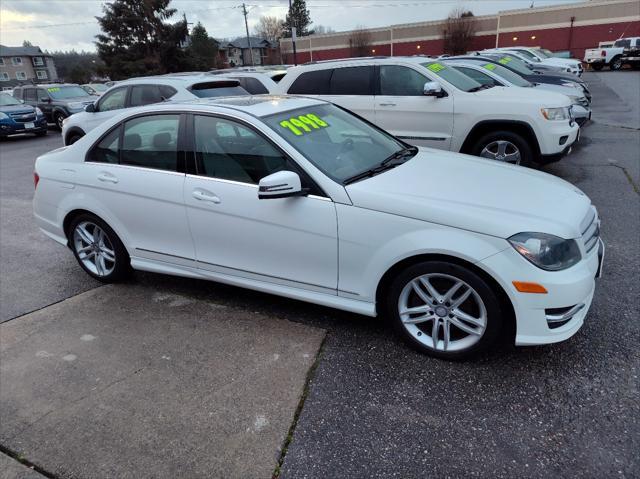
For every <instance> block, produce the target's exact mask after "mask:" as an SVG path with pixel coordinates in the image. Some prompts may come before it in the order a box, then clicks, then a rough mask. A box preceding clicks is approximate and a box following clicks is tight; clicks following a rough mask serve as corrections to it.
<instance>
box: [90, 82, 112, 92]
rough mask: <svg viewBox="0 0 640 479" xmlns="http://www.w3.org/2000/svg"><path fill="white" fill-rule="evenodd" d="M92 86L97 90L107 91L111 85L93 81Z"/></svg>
mask: <svg viewBox="0 0 640 479" xmlns="http://www.w3.org/2000/svg"><path fill="white" fill-rule="evenodd" d="M89 86H90V87H91V88H93V89H94V90H95V91H99V92H101V93H102V92H105V91H107V90H108V89H109V87H108V86H107V85H103V84H102V83H92V84H91V85H89Z"/></svg>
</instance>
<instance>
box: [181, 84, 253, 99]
mask: <svg viewBox="0 0 640 479" xmlns="http://www.w3.org/2000/svg"><path fill="white" fill-rule="evenodd" d="M190 90H191V93H193V94H194V95H195V96H197V97H198V98H211V97H219V96H236V95H248V93H247V90H245V89H244V88H242V87H241V86H240V85H239V83H238V82H235V81H233V82H224V81H222V82H221V81H217V82H206V83H196V84H195V85H192V86H191V88H190Z"/></svg>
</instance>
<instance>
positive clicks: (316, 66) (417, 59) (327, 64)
mask: <svg viewBox="0 0 640 479" xmlns="http://www.w3.org/2000/svg"><path fill="white" fill-rule="evenodd" d="M434 61H437V59H436V58H433V57H429V56H426V55H413V56H393V57H360V58H341V59H338V60H322V61H318V62H310V63H304V64H302V65H298V66H295V67H291V68H289V70H287V75H288V74H289V72H292V73H294V72H296V71H308V70H324V69H327V68H333V67H338V66H343V65H350V66H351V65H358V64H365V65H389V64H391V65H394V64H402V63H404V64H407V63H412V64H422V63H428V62H434Z"/></svg>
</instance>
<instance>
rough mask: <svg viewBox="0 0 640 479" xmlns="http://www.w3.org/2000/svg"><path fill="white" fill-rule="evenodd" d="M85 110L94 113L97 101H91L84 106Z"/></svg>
mask: <svg viewBox="0 0 640 479" xmlns="http://www.w3.org/2000/svg"><path fill="white" fill-rule="evenodd" d="M84 111H86V112H88V113H93V112H94V111H96V105H95V103H89V104H88V105H87V106H85V107H84Z"/></svg>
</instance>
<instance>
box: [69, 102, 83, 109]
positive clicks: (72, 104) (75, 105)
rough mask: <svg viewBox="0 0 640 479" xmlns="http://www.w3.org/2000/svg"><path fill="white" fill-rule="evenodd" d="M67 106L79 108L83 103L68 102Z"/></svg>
mask: <svg viewBox="0 0 640 479" xmlns="http://www.w3.org/2000/svg"><path fill="white" fill-rule="evenodd" d="M67 106H68V107H69V108H71V109H72V110H81V109H82V108H84V105H83V104H82V103H80V102H72V103H69V105H67Z"/></svg>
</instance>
